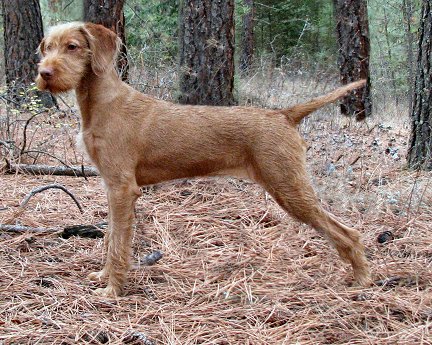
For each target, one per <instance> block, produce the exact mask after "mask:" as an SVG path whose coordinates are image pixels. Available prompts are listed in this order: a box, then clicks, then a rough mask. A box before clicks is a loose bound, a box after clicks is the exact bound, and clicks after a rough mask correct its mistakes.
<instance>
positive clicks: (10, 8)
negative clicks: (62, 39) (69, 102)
mask: <svg viewBox="0 0 432 345" xmlns="http://www.w3.org/2000/svg"><path fill="white" fill-rule="evenodd" d="M2 11H3V27H4V33H3V34H4V60H5V74H6V85H7V88H8V92H7V93H8V97H9V98H10V100H11V103H14V104H23V103H30V101H31V99H32V98H33V97H34V96H35V95H36V97H38V98H39V99H40V100H41V101H42V104H43V105H44V106H48V107H51V106H53V105H54V104H55V100H54V98H53V97H52V96H51V94H50V93H47V92H40V91H38V92H36V91H35V89H33V88H32V83H34V80H35V78H36V75H37V64H38V62H39V56H38V54H36V51H37V48H38V46H39V43H40V42H41V41H42V38H43V26H42V16H41V10H40V6H39V0H16V1H10V0H2Z"/></svg>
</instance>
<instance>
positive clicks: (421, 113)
mask: <svg viewBox="0 0 432 345" xmlns="http://www.w3.org/2000/svg"><path fill="white" fill-rule="evenodd" d="M431 37H432V6H431V3H430V1H428V0H423V5H422V12H421V21H420V28H419V41H418V56H417V71H416V81H415V88H414V99H413V107H412V110H411V124H412V127H411V128H412V129H411V136H410V141H409V149H408V157H407V158H408V167H409V168H411V169H423V170H432V116H431V114H432V69H431V67H432V40H431Z"/></svg>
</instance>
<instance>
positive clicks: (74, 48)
mask: <svg viewBox="0 0 432 345" xmlns="http://www.w3.org/2000/svg"><path fill="white" fill-rule="evenodd" d="M77 48H78V46H77V45H76V44H73V43H69V44H68V50H70V51H73V50H76V49H77Z"/></svg>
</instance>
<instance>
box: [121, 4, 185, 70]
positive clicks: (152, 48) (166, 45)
mask: <svg viewBox="0 0 432 345" xmlns="http://www.w3.org/2000/svg"><path fill="white" fill-rule="evenodd" d="M179 5H180V3H179V0H162V1H159V0H130V1H127V2H126V5H125V8H124V12H125V19H126V30H127V32H126V35H127V43H128V47H129V49H130V52H131V53H132V54H134V53H135V54H137V53H139V55H140V57H141V58H142V59H143V60H144V61H145V63H146V65H154V66H157V65H159V64H161V63H164V62H165V63H166V62H173V61H176V60H177V49H178V9H179Z"/></svg>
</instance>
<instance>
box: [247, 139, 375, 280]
mask: <svg viewBox="0 0 432 345" xmlns="http://www.w3.org/2000/svg"><path fill="white" fill-rule="evenodd" d="M288 147H289V146H288ZM291 148H292V142H291ZM295 151H296V153H295V155H293V154H289V155H287V152H286V148H285V147H284V146H283V145H281V146H278V147H275V146H273V148H272V150H268V151H267V152H266V154H265V157H257V160H256V164H255V173H256V175H257V176H258V182H260V183H261V184H262V185H263V186H264V188H266V190H267V191H268V192H269V193H270V194H271V195H272V196H273V197H274V198H275V200H276V201H277V202H278V204H279V205H280V206H281V207H282V208H283V209H284V210H286V211H287V212H288V213H289V214H290V215H292V216H293V217H294V218H296V219H298V220H300V221H301V222H304V223H306V224H309V225H311V226H312V227H313V228H315V229H316V230H317V231H318V232H319V233H321V234H323V235H325V237H327V238H328V239H329V240H330V242H331V243H332V244H333V245H334V246H335V247H336V249H337V251H338V253H339V256H340V257H341V258H342V259H343V260H344V261H347V262H349V263H350V264H351V266H352V268H353V271H354V278H355V280H356V282H357V283H358V284H360V285H362V286H367V285H370V282H371V280H370V273H369V265H368V262H367V260H366V257H365V254H364V247H363V245H362V243H361V240H360V233H359V232H358V231H357V230H355V229H352V228H350V227H348V226H346V225H343V224H342V223H340V222H339V221H338V220H336V218H335V217H334V216H333V215H331V214H330V213H328V212H326V211H325V210H324V209H323V208H322V206H321V205H320V203H319V201H318V198H317V197H316V195H315V192H314V190H313V188H312V186H311V183H310V181H309V179H308V177H307V172H306V169H305V163H304V158H303V156H304V149H301V150H298V149H296V150H295ZM300 151H301V154H300ZM270 152H271V153H270ZM291 153H292V151H291ZM269 156H270V157H269ZM259 158H262V159H259ZM269 158H271V159H269ZM284 161H285V162H286V163H287V164H283V163H282V162H284Z"/></svg>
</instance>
